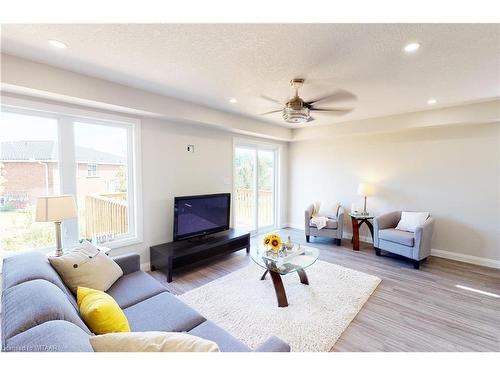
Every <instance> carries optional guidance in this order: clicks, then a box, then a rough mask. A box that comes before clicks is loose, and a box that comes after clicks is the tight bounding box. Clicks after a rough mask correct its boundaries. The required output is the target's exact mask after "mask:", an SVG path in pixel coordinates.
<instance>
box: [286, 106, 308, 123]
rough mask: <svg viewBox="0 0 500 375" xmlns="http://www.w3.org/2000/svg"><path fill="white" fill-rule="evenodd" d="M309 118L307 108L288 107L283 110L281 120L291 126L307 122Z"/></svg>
mask: <svg viewBox="0 0 500 375" xmlns="http://www.w3.org/2000/svg"><path fill="white" fill-rule="evenodd" d="M310 118H311V115H310V111H309V108H307V107H303V108H301V109H293V108H290V107H285V108H283V120H285V121H286V122H288V123H291V124H299V123H303V122H308V121H309V119H310Z"/></svg>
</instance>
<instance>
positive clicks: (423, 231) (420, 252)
mask: <svg viewBox="0 0 500 375" xmlns="http://www.w3.org/2000/svg"><path fill="white" fill-rule="evenodd" d="M433 234H434V219H433V218H432V217H429V218H428V219H427V220H426V221H425V222H424V224H422V226H420V227H417V229H416V230H415V247H414V249H413V259H416V260H421V259H424V258H427V257H428V256H429V255H431V241H432V235H433Z"/></svg>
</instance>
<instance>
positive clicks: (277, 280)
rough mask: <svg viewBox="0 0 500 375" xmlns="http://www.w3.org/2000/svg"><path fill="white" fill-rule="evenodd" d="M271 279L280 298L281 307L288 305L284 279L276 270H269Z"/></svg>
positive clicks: (277, 296) (279, 304)
mask: <svg viewBox="0 0 500 375" xmlns="http://www.w3.org/2000/svg"><path fill="white" fill-rule="evenodd" d="M269 274H270V275H271V279H273V285H274V291H275V292H276V298H277V299H278V306H279V307H287V306H288V300H287V298H286V293H285V287H284V286H283V280H281V276H280V274H279V273H277V272H274V271H269Z"/></svg>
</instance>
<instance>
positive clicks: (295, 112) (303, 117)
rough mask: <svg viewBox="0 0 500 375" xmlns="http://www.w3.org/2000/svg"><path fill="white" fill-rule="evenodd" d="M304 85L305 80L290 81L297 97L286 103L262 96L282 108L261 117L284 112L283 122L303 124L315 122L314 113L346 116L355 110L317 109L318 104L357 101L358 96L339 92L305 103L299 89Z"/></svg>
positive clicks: (343, 91) (342, 91)
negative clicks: (312, 114)
mask: <svg viewBox="0 0 500 375" xmlns="http://www.w3.org/2000/svg"><path fill="white" fill-rule="evenodd" d="M303 84H304V80H303V79H301V78H295V79H292V80H291V81H290V86H292V87H293V89H294V90H295V95H294V97H293V98H291V99H290V100H289V101H288V102H286V103H284V104H283V103H281V102H280V101H279V100H276V99H273V98H270V97H267V96H264V95H263V96H261V98H262V99H265V100H267V101H270V102H273V103H276V104H279V105H280V106H281V107H282V108H280V109H276V110H274V111H269V112H265V113H261V115H269V114H271V113H278V112H282V115H283V120H285V121H286V122H289V123H292V124H297V123H302V122H310V121H313V120H314V118H313V117H312V116H311V114H310V113H311V112H312V111H316V112H321V113H325V114H332V115H337V116H339V115H345V114H347V113H349V112H351V111H352V110H353V108H317V107H316V104H317V103H319V102H322V101H325V100H329V101H333V100H355V99H356V95H354V94H352V93H350V92H348V91H345V90H337V91H335V92H334V93H332V94H329V95H326V96H323V97H321V98H316V99H313V100H311V101H308V102H306V101H304V100H302V98H301V97H300V96H299V89H300V88H301V87H302V85H303Z"/></svg>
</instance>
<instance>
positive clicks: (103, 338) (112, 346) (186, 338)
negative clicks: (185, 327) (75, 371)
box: [90, 331, 219, 352]
mask: <svg viewBox="0 0 500 375" xmlns="http://www.w3.org/2000/svg"><path fill="white" fill-rule="evenodd" d="M90 344H91V345H92V348H93V349H94V350H95V351H96V352H218V351H219V347H218V346H217V344H216V343H215V342H213V341H210V340H206V339H202V338H201V337H198V336H194V335H189V334H187V333H184V332H158V331H148V332H128V333H108V334H106V335H98V336H91V337H90Z"/></svg>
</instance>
